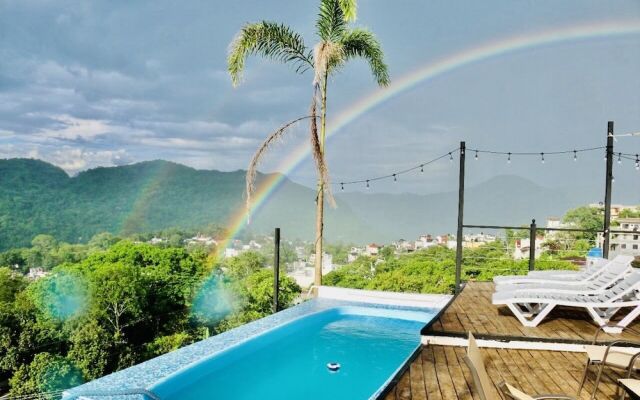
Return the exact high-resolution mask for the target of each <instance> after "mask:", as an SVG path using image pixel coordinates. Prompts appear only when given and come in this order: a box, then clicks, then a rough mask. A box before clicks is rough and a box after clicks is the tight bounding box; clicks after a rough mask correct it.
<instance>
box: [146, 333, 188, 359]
mask: <svg viewBox="0 0 640 400" xmlns="http://www.w3.org/2000/svg"><path fill="white" fill-rule="evenodd" d="M191 342H192V339H191V336H190V335H189V334H187V333H185V332H178V333H174V334H171V335H166V336H158V337H156V338H155V339H154V340H153V341H152V342H151V343H147V344H146V346H145V352H146V357H147V358H152V357H157V356H160V355H162V354H165V353H168V352H170V351H174V350H177V349H179V348H181V347H183V346H186V345H188V344H190V343H191Z"/></svg>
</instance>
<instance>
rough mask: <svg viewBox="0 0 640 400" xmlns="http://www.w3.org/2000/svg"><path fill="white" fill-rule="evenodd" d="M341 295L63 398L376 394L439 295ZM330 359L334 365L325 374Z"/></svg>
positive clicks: (353, 399)
mask: <svg viewBox="0 0 640 400" xmlns="http://www.w3.org/2000/svg"><path fill="white" fill-rule="evenodd" d="M332 290H334V289H332ZM344 293H346V292H337V293H336V292H332V293H331V296H338V297H340V296H342V297H343V298H340V299H336V298H317V299H314V300H311V301H307V302H305V303H302V304H300V305H298V306H295V307H292V308H290V309H287V310H285V311H281V312H279V313H277V314H274V315H271V316H269V317H266V318H263V319H261V320H258V321H254V322H252V323H249V324H247V325H244V326H242V327H239V328H236V329H233V330H231V331H228V332H225V333H222V334H220V335H217V336H215V337H212V338H210V339H207V340H204V341H201V342H198V343H195V344H193V345H190V346H187V347H184V348H182V349H180V350H177V351H174V352H171V353H168V354H165V355H163V356H160V357H157V358H154V359H152V360H149V361H146V362H144V363H141V364H139V365H136V366H134V367H131V368H128V369H125V370H122V371H119V372H116V373H114V374H111V375H108V376H106V377H103V378H100V379H97V380H95V381H92V382H89V383H87V384H84V385H81V386H79V387H77V388H74V389H71V390H69V391H68V392H67V393H66V396H65V397H63V398H70V397H74V396H78V395H81V397H80V398H82V399H95V400H103V399H118V400H120V399H122V400H131V399H145V398H146V399H149V398H151V397H150V396H147V397H143V396H140V395H139V396H136V397H131V396H118V395H116V393H117V392H118V391H120V392H122V391H123V390H127V391H129V392H131V393H133V392H135V391H136V390H138V391H140V390H142V389H144V390H148V391H149V392H150V393H151V394H152V395H154V396H156V397H157V398H159V399H162V400H165V399H166V400H176V399H184V400H192V399H208V398H212V399H218V398H225V399H257V398H260V399H309V400H314V399H328V398H331V399H349V400H357V399H369V398H376V397H377V396H378V395H379V393H380V392H381V391H382V390H383V389H384V388H385V386H386V385H387V384H388V383H389V381H390V380H391V379H392V378H393V377H394V376H395V375H396V373H397V372H398V371H399V370H400V369H401V368H402V367H403V365H404V364H405V363H406V361H407V360H408V359H409V358H410V357H411V356H412V354H413V353H414V352H415V350H416V349H417V347H418V346H419V345H420V329H421V328H422V327H423V326H424V325H425V324H426V323H427V322H429V321H430V320H431V319H432V318H433V317H434V316H435V314H436V313H437V312H438V310H439V308H440V306H441V305H442V304H444V303H445V302H446V301H447V300H448V296H447V297H437V298H431V297H429V298H428V301H424V300H423V299H420V301H417V302H413V301H412V300H406V299H405V300H403V301H404V303H405V304H411V305H410V306H406V305H402V303H403V302H402V301H400V302H399V303H401V304H390V303H389V301H388V299H386V300H385V299H384V298H381V297H374V298H373V299H370V298H364V300H363V301H353V300H347V298H352V297H353V296H352V294H351V293H348V296H345V295H344ZM359 300H362V299H359ZM380 302H383V304H379V303H380ZM394 302H398V300H397V299H396V300H394ZM329 363H337V364H339V369H338V370H337V371H332V370H330V369H329V368H328V367H327V365H328V364H329ZM96 394H100V395H99V396H97V395H96ZM107 394H112V395H111V396H106V397H105V395H107Z"/></svg>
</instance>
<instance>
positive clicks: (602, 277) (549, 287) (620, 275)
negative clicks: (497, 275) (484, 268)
mask: <svg viewBox="0 0 640 400" xmlns="http://www.w3.org/2000/svg"><path fill="white" fill-rule="evenodd" d="M631 272H633V267H632V266H631V262H627V263H625V262H622V261H621V260H620V259H618V258H616V259H615V260H613V261H611V262H609V263H608V264H607V265H605V266H604V268H603V269H602V271H601V272H600V273H599V274H598V275H597V276H596V277H595V278H593V279H591V280H588V281H581V283H580V284H567V283H566V282H558V283H520V284H515V283H514V284H506V283H505V284H499V285H496V290H495V291H496V292H517V291H523V290H525V291H535V292H555V293H568V294H583V295H593V294H598V293H602V292H604V291H605V290H606V289H608V288H610V287H611V286H613V285H615V284H616V283H618V282H619V281H621V280H622V279H624V277H625V276H626V275H627V274H630V273H631ZM554 282H557V281H555V280H554Z"/></svg>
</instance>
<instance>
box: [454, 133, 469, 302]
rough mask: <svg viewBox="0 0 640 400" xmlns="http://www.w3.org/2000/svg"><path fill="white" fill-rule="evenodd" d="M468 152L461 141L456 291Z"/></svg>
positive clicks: (457, 287)
mask: <svg viewBox="0 0 640 400" xmlns="http://www.w3.org/2000/svg"><path fill="white" fill-rule="evenodd" d="M466 153H467V146H466V144H465V142H460V176H459V178H458V230H457V232H456V293H459V292H460V276H461V274H462V239H463V238H462V233H463V232H462V228H463V226H462V225H463V224H464V166H465V158H466Z"/></svg>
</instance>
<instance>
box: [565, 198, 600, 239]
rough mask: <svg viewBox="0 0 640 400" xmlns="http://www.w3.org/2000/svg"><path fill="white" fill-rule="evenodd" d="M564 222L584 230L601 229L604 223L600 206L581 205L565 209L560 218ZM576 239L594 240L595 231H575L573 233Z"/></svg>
mask: <svg viewBox="0 0 640 400" xmlns="http://www.w3.org/2000/svg"><path fill="white" fill-rule="evenodd" d="M562 222H564V223H565V224H572V225H575V226H576V227H577V228H579V229H585V230H592V231H595V230H602V229H603V224H604V213H603V210H602V209H601V208H596V207H589V206H583V207H578V208H574V209H572V210H569V211H567V213H566V214H565V215H564V217H563V218H562ZM574 237H575V238H576V239H588V240H594V239H595V238H596V234H595V233H591V232H577V233H575V234H574Z"/></svg>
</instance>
